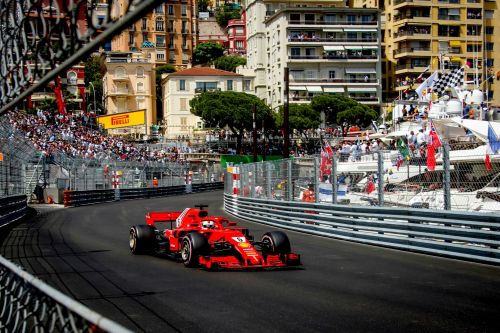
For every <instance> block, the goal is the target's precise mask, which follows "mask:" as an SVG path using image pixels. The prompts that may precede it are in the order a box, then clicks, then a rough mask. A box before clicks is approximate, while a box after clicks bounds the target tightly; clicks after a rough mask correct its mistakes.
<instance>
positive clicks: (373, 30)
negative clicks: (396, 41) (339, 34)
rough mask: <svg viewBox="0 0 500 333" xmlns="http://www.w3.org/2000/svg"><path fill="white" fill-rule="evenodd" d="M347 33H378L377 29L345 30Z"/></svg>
mask: <svg viewBox="0 0 500 333" xmlns="http://www.w3.org/2000/svg"><path fill="white" fill-rule="evenodd" d="M344 31H345V32H377V29H362V28H345V29H344Z"/></svg>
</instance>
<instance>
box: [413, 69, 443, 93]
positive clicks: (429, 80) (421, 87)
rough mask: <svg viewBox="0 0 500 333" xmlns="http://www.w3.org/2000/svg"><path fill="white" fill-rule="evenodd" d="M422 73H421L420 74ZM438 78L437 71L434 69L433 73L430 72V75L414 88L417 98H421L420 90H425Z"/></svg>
mask: <svg viewBox="0 0 500 333" xmlns="http://www.w3.org/2000/svg"><path fill="white" fill-rule="evenodd" d="M420 75H422V74H420ZM437 78H438V72H437V71H435V72H434V73H432V75H431V76H429V77H428V78H427V79H425V81H424V82H422V83H421V84H420V85H419V86H418V87H417V89H415V92H416V93H417V95H418V98H419V99H422V96H423V94H422V92H423V91H424V90H425V91H427V89H428V88H430V87H432V84H433V83H434V81H435V80H436V79H437Z"/></svg>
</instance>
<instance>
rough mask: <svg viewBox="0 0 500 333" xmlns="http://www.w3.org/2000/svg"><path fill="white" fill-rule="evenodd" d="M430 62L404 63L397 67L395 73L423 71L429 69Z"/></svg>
mask: <svg viewBox="0 0 500 333" xmlns="http://www.w3.org/2000/svg"><path fill="white" fill-rule="evenodd" d="M428 66H429V64H403V65H397V66H396V67H395V71H396V72H395V74H402V73H405V72H423V71H424V70H426V69H427V67H428Z"/></svg>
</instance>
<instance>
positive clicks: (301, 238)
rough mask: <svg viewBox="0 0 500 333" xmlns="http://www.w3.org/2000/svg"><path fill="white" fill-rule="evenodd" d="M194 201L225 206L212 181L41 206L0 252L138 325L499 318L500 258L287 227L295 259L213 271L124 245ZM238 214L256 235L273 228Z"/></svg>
mask: <svg viewBox="0 0 500 333" xmlns="http://www.w3.org/2000/svg"><path fill="white" fill-rule="evenodd" d="M198 203H204V204H205V203H206V204H209V205H210V206H209V212H210V213H212V214H217V215H220V214H223V210H222V192H210V193H201V194H191V195H186V196H180V197H167V198H160V199H151V200H135V201H122V202H116V203H108V204H100V205H93V206H87V207H78V208H67V209H56V208H44V209H41V210H39V214H38V216H37V217H36V218H34V219H32V220H30V221H28V222H23V223H22V224H19V225H17V226H15V227H14V228H13V229H12V230H10V232H9V234H8V235H7V236H6V237H5V239H4V241H3V243H2V244H1V247H0V249H1V250H0V253H1V254H2V255H3V256H5V257H6V258H8V259H10V260H12V261H14V262H16V263H18V264H20V265H22V266H23V267H24V268H25V269H26V270H27V271H29V272H31V273H34V274H35V275H37V276H38V277H40V278H41V279H43V280H45V281H47V282H48V283H50V284H51V285H53V286H55V287H56V288H58V289H60V290H61V291H63V292H64V293H66V294H68V295H70V296H71V297H73V298H75V299H76V300H78V301H80V302H82V303H83V304H85V305H87V306H88V307H90V308H91V309H93V310H95V311H97V312H99V313H102V314H104V315H105V316H107V317H108V318H110V319H113V320H115V321H117V322H118V323H120V324H122V325H124V326H126V327H128V328H130V329H131V330H133V331H136V332H498V331H499V330H500V329H499V327H500V267H495V266H488V265H481V264H475V263H467V262H461V261H457V260H451V259H446V258H435V257H431V256H426V255H421V254H414V253H406V252H401V251H396V250H390V249H383V248H377V247H372V246H365V245H360V244H355V243H348V242H343V241H338V240H333V239H329V238H321V237H315V236H310V235H305V234H300V233H296V232H287V233H288V235H289V238H290V240H291V243H292V248H293V249H294V250H295V251H296V252H298V253H300V254H301V255H302V261H303V266H302V268H301V269H294V270H274V271H248V272H243V271H237V272H227V271H215V272H213V271H206V270H203V269H188V268H185V267H184V265H183V264H182V263H178V262H174V261H171V260H168V259H165V258H160V257H153V256H134V255H132V254H130V252H129V249H128V232H129V227H130V226H131V225H132V224H141V223H144V215H145V213H146V212H148V211H161V210H182V209H183V208H184V207H188V206H193V205H195V204H198ZM238 222H239V221H238ZM240 225H243V226H245V227H249V228H250V230H251V231H253V232H252V234H253V235H254V236H255V237H256V238H258V239H260V236H261V235H262V233H264V232H265V231H267V230H272V229H273V228H270V227H267V226H265V225H259V224H252V223H245V222H241V223H240Z"/></svg>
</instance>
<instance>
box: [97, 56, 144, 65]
mask: <svg viewBox="0 0 500 333" xmlns="http://www.w3.org/2000/svg"><path fill="white" fill-rule="evenodd" d="M106 62H108V63H137V62H138V63H143V64H150V63H151V59H147V58H130V57H126V58H125V57H107V58H106Z"/></svg>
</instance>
